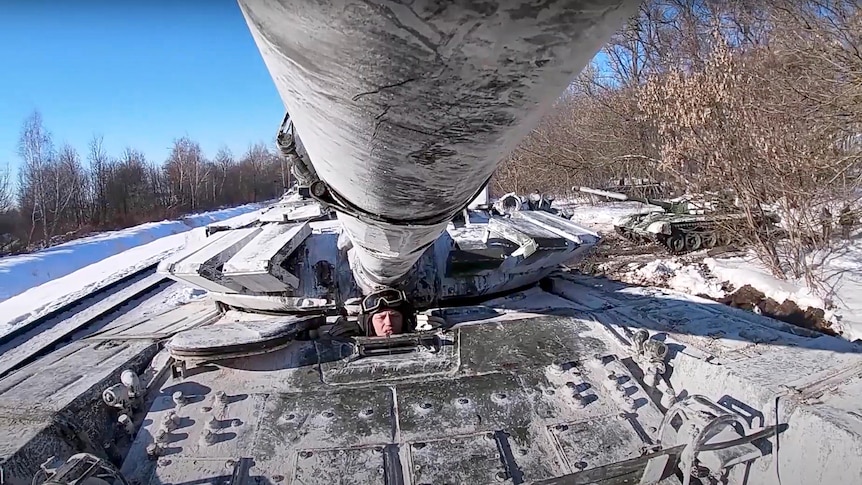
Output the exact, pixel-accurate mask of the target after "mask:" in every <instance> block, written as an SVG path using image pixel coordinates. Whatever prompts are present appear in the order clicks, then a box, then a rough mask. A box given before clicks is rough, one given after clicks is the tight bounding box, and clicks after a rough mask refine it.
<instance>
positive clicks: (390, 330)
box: [371, 308, 404, 337]
mask: <svg viewBox="0 0 862 485" xmlns="http://www.w3.org/2000/svg"><path fill="white" fill-rule="evenodd" d="M371 326H372V328H374V335H376V336H377V337H388V336H390V335H397V334H399V333H401V332H402V331H403V330H404V315H402V314H401V312H399V311H398V310H394V309H392V308H382V309H380V310H379V311H377V312H375V313H374V314H373V315H371Z"/></svg>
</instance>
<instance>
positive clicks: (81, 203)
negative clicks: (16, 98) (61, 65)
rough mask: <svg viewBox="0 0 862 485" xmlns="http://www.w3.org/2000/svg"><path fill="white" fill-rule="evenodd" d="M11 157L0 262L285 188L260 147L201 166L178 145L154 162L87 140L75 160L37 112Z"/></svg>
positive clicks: (197, 153)
mask: <svg viewBox="0 0 862 485" xmlns="http://www.w3.org/2000/svg"><path fill="white" fill-rule="evenodd" d="M18 154H19V156H20V159H21V162H22V163H21V165H20V168H19V170H18V174H17V180H15V179H14V178H13V174H12V173H11V171H10V170H9V169H8V167H7V168H6V169H4V170H2V171H0V254H9V253H15V252H21V251H29V250H34V249H38V248H43V247H47V246H50V245H53V244H57V243H59V242H62V241H65V240H69V239H73V238H76V237H80V236H82V235H85V234H87V233H91V232H94V231H102V230H110V229H118V228H124V227H129V226H132V225H135V224H141V223H144V222H151V221H157V220H162V219H166V218H176V217H179V216H182V215H184V214H188V213H192V212H197V211H203V210H210V209H215V208H219V207H225V206H234V205H238V204H242V203H248V202H259V201H264V200H269V199H272V198H275V197H278V196H280V195H281V194H282V193H283V192H284V188H285V187H289V186H290V185H291V183H292V181H291V175H290V170H289V167H287V166H286V164H285V162H284V160H283V159H282V157H280V156H279V155H277V154H276V153H275V152H274V151H271V150H270V149H269V148H268V147H267V146H266V145H264V144H263V143H256V144H253V145H250V146H249V148H248V150H247V151H246V152H245V153H244V154H242V155H241V156H239V157H235V156H234V155H233V154H232V153H231V152H230V150H228V149H227V148H222V149H220V150H219V151H218V153H216V154H215V156H214V157H213V158H207V157H206V156H205V155H204V153H203V151H202V150H201V147H200V145H199V144H198V143H197V142H195V141H194V140H192V139H190V138H188V137H181V138H177V139H175V140H174V141H173V145H172V147H171V152H170V155H169V156H168V158H167V160H165V161H164V162H158V161H153V160H149V159H147V157H146V156H145V155H144V154H143V153H142V152H141V151H139V150H136V149H134V148H126V149H125V150H123V152H122V153H120V154H109V153H107V151H106V150H105V148H104V145H103V138H102V137H101V136H94V137H93V138H92V139H91V140H90V142H89V144H88V147H87V152H86V153H84V154H80V153H78V152H77V151H76V150H75V149H74V148H73V147H72V146H70V145H68V144H62V145H60V146H56V144H55V142H54V137H53V135H52V134H51V133H50V132H49V131H48V130H47V128H46V127H45V125H44V122H43V120H42V116H41V114H40V113H39V112H38V111H35V112H33V113H32V114H31V115H30V116H29V117H28V118H27V119H26V120H25V121H24V124H23V127H22V130H21V135H20V139H19V144H18ZM13 182H17V183H13Z"/></svg>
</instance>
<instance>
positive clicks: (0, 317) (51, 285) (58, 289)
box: [0, 204, 259, 335]
mask: <svg viewBox="0 0 862 485" xmlns="http://www.w3.org/2000/svg"><path fill="white" fill-rule="evenodd" d="M258 207H259V206H258V205H255V204H251V205H246V206H241V207H237V208H235V209H228V210H223V211H216V212H214V213H210V214H204V215H199V216H195V217H196V220H195V222H194V223H198V224H209V223H211V222H220V223H222V224H225V225H229V226H233V227H237V226H242V225H245V224H248V223H250V222H253V221H254V220H256V219H257V217H258V213H259V211H257V210H255V209H257V208H258ZM231 216H232V217H231ZM155 224H158V223H155ZM144 226H150V224H144ZM138 227H140V226H138ZM132 229H136V228H132ZM127 231H128V230H124V231H113V232H112V233H106V235H109V234H115V233H122V235H118V237H123V235H125V234H127ZM106 235H99V236H102V238H101V239H100V241H102V244H98V245H96V246H90V245H88V244H86V243H85V244H84V245H83V246H81V245H74V244H73V243H69V244H68V245H66V244H64V245H63V246H66V249H64V251H65V252H64V253H63V254H64V255H65V258H67V259H69V260H70V261H68V262H66V264H67V267H68V268H77V269H73V270H72V271H71V272H70V273H69V274H67V275H65V276H62V277H57V278H56V279H52V280H51V281H48V282H46V283H42V284H39V285H38V286H37V285H32V286H31V287H27V288H24V289H23V291H21V292H20V293H19V294H17V295H15V296H13V297H11V298H8V299H6V300H5V301H0V335H5V334H7V333H9V332H10V331H12V330H13V329H14V328H16V327H18V326H21V325H26V324H27V323H28V322H31V321H33V320H35V319H37V318H39V317H41V316H43V315H45V314H47V313H49V312H51V311H53V310H56V309H57V308H60V307H61V306H63V305H65V304H66V303H68V302H71V301H74V300H76V299H79V298H81V297H83V296H85V295H87V294H88V293H92V292H93V291H96V290H98V289H99V288H101V287H104V286H105V285H108V284H110V283H111V282H114V281H117V280H118V279H120V278H122V277H124V276H126V275H129V274H132V273H134V272H136V271H138V270H140V269H142V268H145V267H147V266H150V265H153V264H156V263H158V262H159V261H161V260H162V259H164V258H165V257H167V256H169V255H170V254H172V253H174V252H175V251H179V250H180V249H182V248H184V247H185V246H186V245H191V244H196V243H199V242H200V241H203V240H204V239H205V238H206V229H205V227H197V228H194V229H192V228H191V227H189V226H186V229H185V231H184V232H180V233H178V234H170V235H166V236H164V237H160V238H158V239H156V240H154V241H151V242H146V243H143V244H140V245H138V246H136V247H132V248H131V249H126V250H125V251H121V252H117V253H113V254H112V253H111V238H109V237H107V236H106ZM90 244H95V243H90ZM98 246H101V247H103V248H104V249H105V251H106V252H107V253H108V255H107V257H104V258H103V259H101V260H100V261H97V262H91V261H90V259H91V258H92V257H93V252H94V250H93V249H92V248H93V247H98ZM58 247H59V246H58ZM80 247H83V248H87V249H80V250H77V249H76V248H80ZM52 249H53V248H52ZM79 252H80V253H81V257H80V259H79V258H78V255H79ZM40 253H41V252H40ZM40 253H34V255H26V256H34V257H33V258H30V259H27V261H28V262H27V263H26V264H25V263H18V264H15V265H11V264H10V265H7V266H6V273H0V275H2V276H0V278H2V280H0V281H3V283H4V284H3V290H4V291H6V282H7V280H8V281H9V282H10V284H12V283H14V284H17V285H19V287H25V286H27V285H26V284H22V283H21V282H19V281H17V280H27V279H28V275H29V273H28V272H29V271H30V270H32V269H37V267H38V268H41V267H42V266H43V265H49V264H52V262H53V260H54V259H53V258H55V257H56V256H53V254H54V253H52V256H49V257H46V258H45V259H39V258H38V257H35V256H36V255H38V254H40ZM15 258H18V257H17V256H16V257H15ZM38 280H39V278H31V279H30V280H29V281H30V282H32V281H38ZM192 296H194V295H192V294H188V295H185V296H183V295H180V296H178V297H177V298H178V299H180V300H181V299H182V298H191V297H192ZM178 301H179V300H178Z"/></svg>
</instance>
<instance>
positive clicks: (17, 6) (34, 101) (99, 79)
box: [0, 0, 284, 169]
mask: <svg viewBox="0 0 862 485" xmlns="http://www.w3.org/2000/svg"><path fill="white" fill-rule="evenodd" d="M0 46H2V48H0V66H2V69H0V167H2V166H5V165H6V164H7V163H8V164H10V165H11V166H12V167H13V169H14V168H15V167H17V165H18V164H19V163H20V160H19V157H18V154H17V144H18V138H19V136H20V132H21V126H22V124H23V122H24V119H25V118H26V117H27V116H28V115H29V114H30V113H31V112H32V111H33V110H35V109H38V110H39V111H41V113H42V117H43V120H44V123H45V126H46V127H47V128H48V130H49V131H51V133H52V134H53V135H54V141H55V144H57V145H58V146H59V145H60V144H62V143H63V142H68V143H70V144H71V145H72V146H74V147H75V148H76V149H77V150H78V152H79V153H80V154H81V155H82V156H84V155H85V153H86V149H87V143H88V142H89V140H90V138H91V137H92V136H93V134H94V133H98V134H101V135H103V136H104V146H105V148H106V149H107V150H108V152H109V153H111V154H112V155H119V154H120V153H121V151H122V150H123V148H124V147H126V146H130V147H133V148H136V149H139V150H141V151H143V152H144V153H145V154H146V155H147V157H148V159H150V160H154V161H159V162H161V161H163V160H164V159H165V158H167V155H168V153H169V147H170V145H171V142H172V140H173V139H174V138H175V137H180V136H184V135H188V136H190V137H191V138H192V139H194V140H197V141H198V142H199V143H200V144H201V146H202V148H203V150H204V152H205V153H206V154H207V155H208V156H212V155H214V154H215V152H216V151H217V150H218V148H219V147H220V146H222V145H225V146H227V147H229V148H230V149H231V150H233V151H234V155H241V153H242V152H243V151H245V149H246V148H247V147H248V145H249V143H253V142H257V141H263V142H266V143H271V142H272V140H273V138H274V135H275V132H276V130H277V129H278V124H279V123H280V122H281V118H282V116H283V115H284V111H283V110H284V105H283V104H282V102H281V99H280V98H279V96H278V92H277V91H276V89H275V86H274V85H273V82H272V80H271V78H270V77H269V74H268V72H267V71H266V67H265V66H264V64H263V60H262V59H261V57H260V54H259V53H258V51H257V49H256V47H255V45H254V42H253V40H252V38H251V34H250V33H249V31H248V28H247V27H246V24H245V21H244V19H243V17H242V14H241V13H240V11H239V7H238V6H237V4H236V2H235V1H233V0H208V1H207V0H182V1H169V0H150V1H132V0H126V1H122V0H115V1H108V0H76V1H68V0H67V1H62V0H53V1H47V0H5V1H3V2H0Z"/></svg>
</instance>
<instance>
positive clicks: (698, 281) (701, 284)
mask: <svg viewBox="0 0 862 485" xmlns="http://www.w3.org/2000/svg"><path fill="white" fill-rule="evenodd" d="M624 276H625V278H624V279H625V280H626V282H627V283H632V284H637V285H643V286H663V287H667V288H670V289H672V290H676V291H679V292H683V293H688V294H692V295H706V296H708V297H710V298H721V297H722V296H724V295H725V291H724V289H723V288H722V284H721V281H719V280H717V279H716V278H715V277H713V276H712V275H710V274H709V272H708V271H705V269H704V268H703V267H701V266H700V265H696V264H691V263H687V262H682V261H679V260H677V259H657V260H655V261H651V262H649V263H647V264H645V265H643V266H640V267H638V265H636V264H635V265H634V267H633V271H631V272H628V273H626V274H625V275H624Z"/></svg>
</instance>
